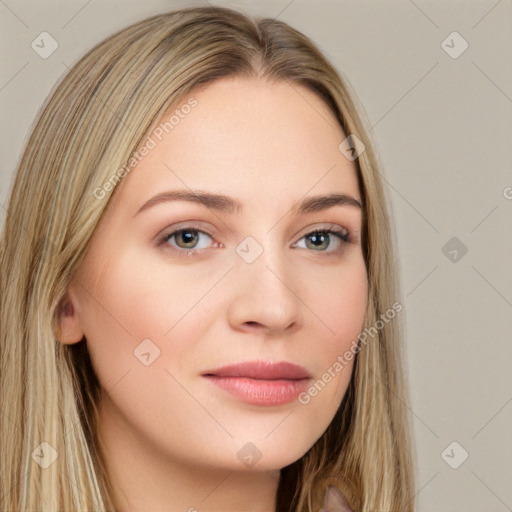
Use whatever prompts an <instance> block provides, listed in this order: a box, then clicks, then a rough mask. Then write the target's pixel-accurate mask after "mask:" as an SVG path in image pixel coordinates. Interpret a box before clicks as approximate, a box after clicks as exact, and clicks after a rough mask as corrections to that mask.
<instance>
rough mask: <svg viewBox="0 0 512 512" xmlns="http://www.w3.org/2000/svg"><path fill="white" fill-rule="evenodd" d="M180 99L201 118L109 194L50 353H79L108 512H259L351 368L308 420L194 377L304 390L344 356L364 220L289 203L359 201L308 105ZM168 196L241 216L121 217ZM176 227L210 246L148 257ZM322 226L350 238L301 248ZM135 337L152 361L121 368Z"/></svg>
mask: <svg viewBox="0 0 512 512" xmlns="http://www.w3.org/2000/svg"><path fill="white" fill-rule="evenodd" d="M193 96H194V97H195V98H196V99H197V101H198V105H197V106H196V107H195V108H194V109H192V110H191V112H190V114H188V115H187V116H186V117H185V118H184V119H182V120H180V123H179V125H177V126H176V127H175V128H174V129H173V130H172V131H170V132H169V134H166V135H165V136H164V137H163V139H162V141H161V142H159V143H158V144H157V146H156V147H155V148H154V149H152V150H151V152H150V153H149V155H147V156H146V157H145V158H144V159H143V160H142V161H141V162H140V163H139V164H138V165H137V166H136V167H135V168H134V169H133V171H131V172H130V173H129V174H127V175H126V177H125V178H124V180H123V181H122V183H121V184H120V186H118V188H117V189H116V192H115V196H114V198H113V200H112V201H111V202H110V204H109V206H108V208H107V210H106V212H105V215H104V216H103V218H102V220H101V222H100V223H99V225H98V228H97V230H96V231H95V234H94V236H93V238H92V240H91V243H90V246H89V249H88V252H87V254H86V257H85V259H84V260H83V263H82V264H81V266H80V267H79V269H78V270H77V272H76V274H75V276H74V279H73V280H72V282H71V284H70V286H69V289H68V297H69V304H68V307H67V309H66V310H65V311H64V312H63V313H62V314H61V317H60V324H59V325H60V332H59V339H60V341H61V342H63V343H76V342H79V341H80V340H82V338H83V336H84V335H85V338H86V340H87V346H88V349H89V353H90V356H91V360H92V363H93V366H94V368H95V371H96V373H97V375H98V378H99V381H100V383H101V387H102V391H103V396H102V399H101V401H100V404H99V414H100V416H99V417H100V425H99V436H100V439H101V442H102V444H103V446H104V452H105V453H104V457H105V460H106V464H107V468H108V472H109V474H110V478H111V480H112V483H113V485H114V488H115V495H114V499H115V502H116V505H117V507H118V510H119V511H120V512H131V511H140V510H151V511H169V510H173V511H174V510H176V511H178V510H179V511H187V510H190V511H193V510H194V509H193V507H195V509H197V510H198V511H200V512H207V511H213V510H218V511H220V510H222V511H229V510H233V511H238V512H240V511H254V512H256V511H267V512H268V511H269V510H273V507H274V505H275V494H276V490H277V485H278V481H279V470H280V469H281V468H283V467H285V466H287V465H288V464H290V463H292V462H294V461H296V460H298V459H299V458H300V457H301V456H302V455H304V453H305V452H306V451H307V450H309V449H310V448H311V446H312V445H313V444H314V443H315V441H316V440H317V439H318V438H319V437H320V436H321V435H322V434H323V433H324V431H325V430H326V429H327V427H328V426H329V424H330V422H331V420H332V418H333V417H334V414H335V412H336V410H337V408H338V406H339V404H340V403H341V400H342V398H343V396H344V394H345V392H346V389H347V386H348V384H349V381H350V377H351V371H352V366H353V361H352V362H350V363H349V364H348V365H347V366H346V367H345V368H344V369H343V371H341V372H340V373H339V374H337V376H336V377H335V378H334V379H332V381H331V382H330V383H328V384H327V385H326V386H325V388H324V389H323V390H322V391H321V392H320V393H318V395H317V396H315V397H313V398H312V399H311V401H310V402H309V403H308V404H307V405H303V404H301V403H299V401H297V400H294V401H293V402H291V403H288V404H284V405H279V406H266V407H263V406H258V405H251V404H247V403H245V402H242V401H240V400H239V399H237V398H235V397H233V396H232V395H230V394H228V393H227V392H225V391H223V390H221V389H219V388H217V387H216V386H212V385H211V383H210V382H208V381H206V379H205V378H204V377H202V376H201V374H202V373H203V372H205V371H206V370H209V369H212V368H215V367H218V366H220V365H225V364H228V363H229V364H231V363H235V362H241V361H252V360H256V359H259V360H268V361H290V362H293V363H296V364H298V365H301V366H303V367H305V368H306V369H307V370H308V371H309V372H310V374H311V375H312V376H313V379H312V382H314V381H316V380H317V379H320V378H321V376H322V374H323V373H324V372H325V371H326V370H327V369H328V368H329V367H332V365H333V364H334V362H335V361H336V360H337V357H338V356H339V355H341V354H343V353H344V352H345V351H346V350H348V349H349V347H350V344H351V342H352V341H353V340H355V339H356V338H357V335H358V334H359V333H360V331H361V328H362V323H363V317H364V312H365V308H366V300H367V273H366V268H365V263H364V259H363V254H362V250H361V241H360V237H361V222H362V212H361V210H360V208H357V207H355V206H350V205H342V206H340V205H337V206H333V207H331V208H328V209H326V210H324V211H320V212H314V213H307V214H305V215H299V214H298V213H297V212H296V205H297V204H298V202H299V201H302V200H303V199H305V198H307V197H311V196H314V195H315V196H316V195H327V194H332V193H340V194H346V195H349V196H352V197H353V198H355V199H357V200H359V201H361V195H360V191H359V188H358V183H357V178H356V170H355V166H354V163H353V162H351V161H349V160H348V159H347V158H345V157H344V156H343V155H342V154H341V152H340V151H339V150H338V145H339V144H340V143H341V141H343V140H344V139H345V137H346V135H345V134H343V132H342V130H341V128H340V127H339V125H338V124H337V122H336V120H335V118H334V116H333V115H332V113H331V112H330V111H329V109H328V108H327V106H326V105H325V104H324V103H323V102H322V100H321V99H319V98H318V97H317V96H316V95H315V94H314V93H312V92H310V91H309V90H307V89H305V88H303V87H300V86H296V85H295V86H294V87H293V88H292V87H291V86H290V85H288V84H287V83H285V82H277V83H268V82H266V81H264V80H261V79H260V80H257V79H246V78H244V79H233V78H228V79H222V80H219V81H216V82H215V83H213V84H210V85H209V86H207V87H206V88H205V89H202V90H198V91H194V94H193ZM174 108H176V107H174ZM174 108H173V109H174ZM164 118H166V119H167V117H165V116H164ZM175 189H182V190H183V189H185V190H189V189H193V190H202V191H207V192H211V193H218V194H225V195H227V196H230V197H232V198H235V199H237V200H238V201H240V202H241V203H242V205H243V208H242V210H241V211H240V212H237V211H236V210H235V211H232V212H221V211H216V210H214V209H212V208H207V207H205V206H204V205H201V204H196V203H193V202H186V201H172V202H166V203H161V204H158V205H155V206H152V207H151V208H147V209H145V210H143V211H142V212H140V213H138V214H137V215H136V213H137V211H138V210H139V208H141V206H142V205H143V204H144V203H145V202H146V201H147V200H149V199H150V198H152V197H153V196H155V195H156V194H159V193H161V192H164V191H168V190H175ZM187 226H188V227H190V226H191V227H193V228H195V229H199V230H205V231H206V232H209V233H210V234H211V237H210V236H209V235H207V234H201V233H199V234H198V233H194V232H192V236H193V237H194V235H195V237H196V238H197V247H198V249H196V251H197V252H196V253H195V254H192V255H190V256H183V255H180V254H179V251H186V250H190V249H186V248H185V249H183V248H182V247H184V244H185V243H186V241H187V240H186V239H185V240H184V239H183V238H180V237H179V236H176V237H174V238H171V239H169V240H168V241H167V242H165V241H164V243H163V244H162V243H161V240H162V239H163V238H164V237H165V236H166V235H169V234H171V233H172V232H173V231H176V229H178V228H183V227H187ZM331 226H334V229H336V228H337V229H340V230H343V229H345V230H347V231H348V232H349V241H348V242H344V241H343V240H340V239H338V238H337V237H336V236H335V235H330V241H326V242H325V243H324V244H320V248H317V246H315V245H313V244H311V237H307V236H306V235H308V233H310V232H311V231H313V230H314V229H320V228H323V229H324V231H325V230H326V229H327V228H330V227H331ZM248 236H251V237H252V238H253V239H254V240H256V241H257V243H258V244H259V245H260V246H261V248H262V249H263V252H262V254H261V255H260V256H259V257H258V258H257V259H256V260H255V261H254V262H252V263H247V262H246V261H244V259H242V258H241V257H240V256H239V254H238V253H237V252H236V248H237V246H239V244H240V243H241V242H242V241H243V240H244V239H245V238H246V237H248ZM192 240H194V238H192ZM185 247H186V246H185ZM252 250H253V249H250V251H252ZM145 339H150V340H152V343H154V344H155V345H156V346H157V347H158V348H159V350H160V355H159V357H157V358H156V359H155V360H154V361H153V362H152V363H151V364H150V365H148V366H146V365H144V364H142V363H141V362H140V361H139V359H137V358H136V357H135V356H134V350H136V349H137V347H138V346H139V344H140V343H141V342H142V340H145ZM248 442H251V443H253V444H254V445H255V446H256V447H257V448H258V450H259V451H260V452H261V454H262V457H261V459H260V460H259V461H258V462H257V464H255V465H253V466H251V467H249V466H246V465H244V464H243V463H242V462H241V461H240V460H239V458H238V457H237V452H238V451H239V450H240V449H241V448H242V447H243V446H244V445H246V443H248ZM170 504H172V506H171V505H170Z"/></svg>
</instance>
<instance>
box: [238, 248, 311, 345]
mask: <svg viewBox="0 0 512 512" xmlns="http://www.w3.org/2000/svg"><path fill="white" fill-rule="evenodd" d="M276 260H277V258H268V257H267V256H266V253H265V252H263V254H262V255H261V256H260V257H259V258H258V259H257V260H256V261H254V262H253V263H250V264H249V263H246V262H244V261H238V263H237V268H235V269H234V272H233V274H234V275H232V279H233V281H234V284H233V285H232V286H233V287H234V290H233V293H232V295H231V300H230V304H229V306H228V319H229V322H230V324H231V326H232V327H233V328H234V329H235V330H239V331H240V330H242V331H245V332H262V333H264V334H266V335H268V336H276V335H283V334H290V333H292V332H295V331H296V330H297V329H300V327H301V326H302V324H303V314H304V313H303V303H302V302H301V299H300V297H299V295H298V294H297V293H296V291H295V290H294V289H293V276H292V275H291V272H290V268H288V269H287V268H286V264H285V262H283V261H282V260H280V261H279V262H277V261H276ZM235 283H236V284H235Z"/></svg>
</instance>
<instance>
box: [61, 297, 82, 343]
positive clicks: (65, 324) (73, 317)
mask: <svg viewBox="0 0 512 512" xmlns="http://www.w3.org/2000/svg"><path fill="white" fill-rule="evenodd" d="M55 324H56V325H55V338H56V339H57V340H58V341H60V342H61V343H64V344H65V345H73V344H74V343H78V342H79V341H82V339H83V338H84V332H83V330H82V326H81V324H80V317H79V314H78V300H77V299H76V297H75V296H74V294H73V292H72V291H71V290H68V292H67V293H66V296H65V297H64V299H63V300H62V302H61V303H60V305H59V309H58V311H57V312H56V322H55Z"/></svg>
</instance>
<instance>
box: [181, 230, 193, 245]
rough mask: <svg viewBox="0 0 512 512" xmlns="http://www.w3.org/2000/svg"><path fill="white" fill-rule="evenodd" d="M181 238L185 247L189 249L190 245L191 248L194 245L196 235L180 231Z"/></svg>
mask: <svg viewBox="0 0 512 512" xmlns="http://www.w3.org/2000/svg"><path fill="white" fill-rule="evenodd" d="M181 238H182V240H183V241H184V242H185V245H187V247H189V246H190V245H192V246H193V245H194V244H195V238H196V235H195V234H193V232H192V231H182V233H181Z"/></svg>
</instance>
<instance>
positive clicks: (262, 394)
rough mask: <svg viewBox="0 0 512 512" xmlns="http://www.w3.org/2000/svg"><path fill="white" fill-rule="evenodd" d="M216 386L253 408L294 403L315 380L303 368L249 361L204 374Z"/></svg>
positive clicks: (282, 363) (294, 365) (286, 363)
mask: <svg viewBox="0 0 512 512" xmlns="http://www.w3.org/2000/svg"><path fill="white" fill-rule="evenodd" d="M202 377H204V378H205V379H207V380H208V381H209V382H211V383H212V384H213V385H215V386H216V387H218V388H221V389H222V390H224V391H227V392H228V393H230V394H231V395H232V396H234V397H235V398H237V399H239V400H241V401H243V402H245V403H249V404H252V405H260V406H276V405H283V404H286V403H290V402H292V401H294V400H295V399H296V398H297V396H298V395H299V394H300V393H301V392H303V391H305V389H306V388H307V387H308V385H309V382H310V380H311V378H312V376H311V374H310V373H309V372H308V371H307V370H306V369H305V368H303V367H302V366H298V365H296V364H293V363H288V362H277V363H276V362H271V361H248V362H243V363H238V364H233V365H228V366H222V367H220V368H216V369H214V370H209V371H207V372H205V373H203V374H202Z"/></svg>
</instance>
